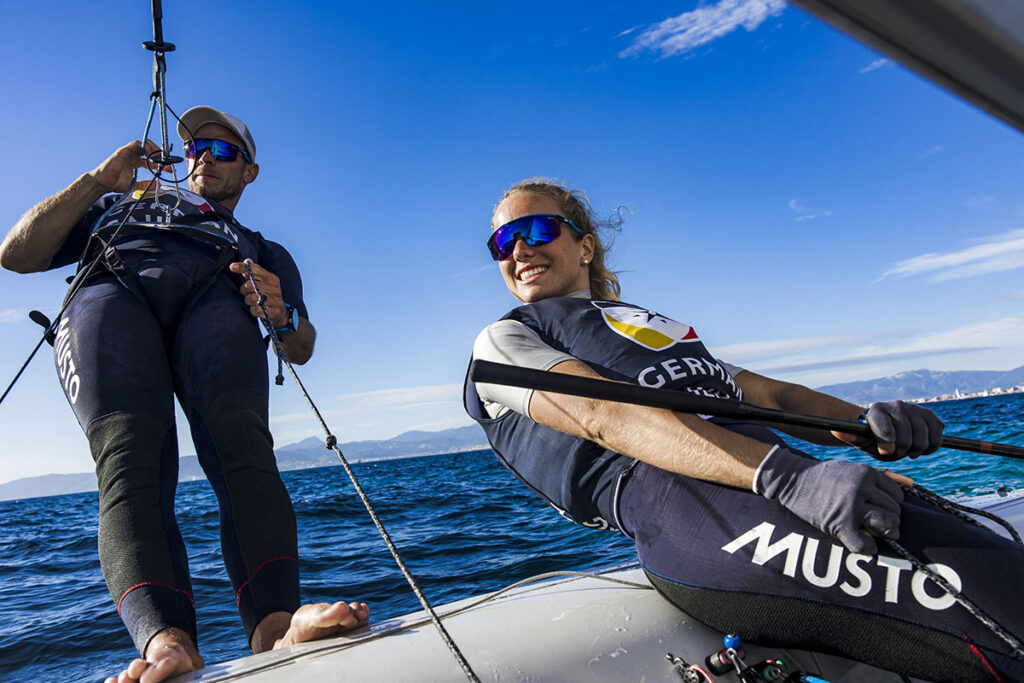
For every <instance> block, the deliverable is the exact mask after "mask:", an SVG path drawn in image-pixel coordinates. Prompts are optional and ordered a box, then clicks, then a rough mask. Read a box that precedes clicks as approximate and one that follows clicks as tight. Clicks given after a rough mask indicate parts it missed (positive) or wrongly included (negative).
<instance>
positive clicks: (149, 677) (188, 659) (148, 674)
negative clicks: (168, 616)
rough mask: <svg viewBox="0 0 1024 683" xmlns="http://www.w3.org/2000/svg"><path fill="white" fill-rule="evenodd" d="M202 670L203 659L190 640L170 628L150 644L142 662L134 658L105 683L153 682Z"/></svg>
mask: <svg viewBox="0 0 1024 683" xmlns="http://www.w3.org/2000/svg"><path fill="white" fill-rule="evenodd" d="M201 668H203V658H202V657H200V656H199V650H197V649H196V646H195V643H193V642H192V638H190V637H189V636H188V634H186V633H185V632H184V631H182V630H181V629H177V628H169V629H165V630H163V631H160V632H159V633H157V634H156V635H155V636H153V638H152V640H150V641H149V645H147V646H146V658H145V659H133V660H132V663H131V664H129V665H128V668H126V669H125V670H124V671H122V672H121V675H120V676H118V677H117V678H114V677H113V676H111V677H110V678H108V679H107V680H106V681H104V683H136V682H138V683H156V681H162V680H164V679H167V678H170V677H171V676H176V675H178V674H183V673H188V672H189V671H195V670H196V669H201Z"/></svg>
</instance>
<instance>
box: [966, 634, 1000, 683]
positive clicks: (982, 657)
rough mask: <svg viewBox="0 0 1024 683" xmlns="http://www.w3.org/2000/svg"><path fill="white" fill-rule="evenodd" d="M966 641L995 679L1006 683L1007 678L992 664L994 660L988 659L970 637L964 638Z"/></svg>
mask: <svg viewBox="0 0 1024 683" xmlns="http://www.w3.org/2000/svg"><path fill="white" fill-rule="evenodd" d="M964 643H966V644H967V647H968V648H970V650H971V652H972V653H973V654H974V656H975V657H977V658H978V661H979V662H981V664H982V666H984V667H985V670H986V671H988V672H989V673H990V674H992V678H993V679H995V680H997V681H999V683H1006V679H1004V678H1003V677H1002V676H1000V675H999V672H998V671H996V669H995V667H994V666H992V662H990V661H988V657H986V656H985V654H984V653H983V652H982V651H981V650H979V649H978V647H977V646H976V645H975V644H974V643H972V642H971V641H970V640H969V639H968V638H964Z"/></svg>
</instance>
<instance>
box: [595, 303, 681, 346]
mask: <svg viewBox="0 0 1024 683" xmlns="http://www.w3.org/2000/svg"><path fill="white" fill-rule="evenodd" d="M593 304H594V305H595V306H597V307H598V308H599V309H601V314H602V317H603V318H604V321H605V323H607V324H608V327H610V328H612V329H613V330H615V331H616V332H617V333H619V334H621V335H622V336H623V337H625V338H626V339H630V340H632V341H634V342H636V343H637V344H639V345H640V346H643V347H644V348H647V349H651V350H652V351H664V350H665V349H667V348H669V347H671V346H673V345H675V344H677V343H679V342H688V341H700V340H699V339H698V338H697V333H696V332H694V331H693V328H692V327H690V326H689V325H684V324H682V323H677V322H676V321H675V320H672V319H671V318H666V317H665V316H663V315H658V314H657V313H655V312H654V311H646V310H644V309H642V308H633V307H632V306H619V305H616V304H608V303H606V302H597V301H595V302H593Z"/></svg>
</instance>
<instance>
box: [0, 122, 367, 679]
mask: <svg viewBox="0 0 1024 683" xmlns="http://www.w3.org/2000/svg"><path fill="white" fill-rule="evenodd" d="M178 133H179V134H180V135H181V137H182V140H183V141H184V142H185V156H186V158H187V166H188V171H189V177H188V186H189V190H190V192H188V191H185V190H179V189H177V188H176V187H175V186H173V185H163V186H160V185H159V184H157V183H154V182H153V181H152V174H151V173H149V172H148V171H147V167H152V162H151V161H149V159H152V158H153V156H154V153H156V152H157V151H158V148H157V147H156V145H154V144H153V143H152V142H150V141H146V143H145V144H144V145H143V144H142V143H140V142H139V141H135V142H131V143H128V144H127V145H124V146H123V147H121V148H120V149H118V150H117V151H115V152H114V153H113V154H112V155H111V156H110V157H109V158H108V159H107V160H106V161H104V162H103V163H101V164H100V165H99V166H97V167H96V168H95V169H94V170H93V171H91V172H89V173H86V174H84V175H82V176H81V177H80V178H78V179H77V180H75V181H74V182H73V183H72V184H71V185H69V186H68V187H67V188H65V189H64V190H62V191H61V192H58V193H57V194H56V195H54V196H52V197H50V198H48V199H46V200H44V201H42V202H40V203H39V204H37V205H36V206H35V207H33V208H32V209H30V210H29V211H28V212H27V213H26V214H25V215H24V216H22V218H21V219H20V220H19V221H18V223H17V224H16V225H15V226H14V227H13V228H12V229H11V231H10V232H9V233H8V235H7V237H6V239H5V240H4V242H3V244H2V245H0V265H2V266H3V267H4V268H7V269H9V270H13V271H16V272H21V273H27V272H38V271H42V270H49V269H52V268H59V267H62V266H66V265H69V264H70V263H73V262H75V261H77V260H78V259H79V256H80V255H81V257H82V261H81V264H80V267H79V273H80V276H84V273H85V268H86V267H87V266H88V264H89V263H90V262H91V261H93V260H98V263H97V265H96V267H95V268H94V270H93V272H92V274H90V275H88V276H87V277H84V279H83V278H80V279H81V283H80V284H81V286H80V288H79V289H78V290H77V292H74V291H73V292H72V295H71V299H70V302H69V305H68V307H67V309H66V311H65V312H64V315H63V316H62V317H61V320H60V322H59V325H58V328H57V332H56V339H55V343H54V351H55V356H56V362H57V370H58V375H59V377H60V380H61V384H62V386H63V388H64V391H65V394H66V396H67V398H68V402H69V403H70V404H71V407H72V409H73V410H74V412H75V416H76V417H77V418H78V421H79V424H80V425H81V426H82V429H83V430H84V431H85V433H86V436H87V437H88V440H89V447H90V450H91V452H92V455H93V459H94V460H95V462H96V475H97V479H98V484H99V505H100V522H99V552H100V563H101V566H102V568H103V574H104V577H105V579H106V581H107V586H108V588H109V589H110V593H111V596H112V597H113V599H114V601H115V604H116V605H117V608H118V612H119V614H120V615H121V617H122V619H123V620H124V622H125V625H126V626H127V628H128V630H129V632H130V633H131V636H132V639H133V640H134V642H135V645H136V647H137V648H138V650H139V652H140V654H141V655H142V658H140V659H136V660H134V661H133V662H132V663H131V664H130V665H129V666H128V667H127V668H126V669H125V670H124V671H123V672H122V673H121V676H120V678H119V680H121V681H122V682H123V681H133V680H139V679H140V678H141V677H142V676H143V675H145V680H146V681H156V680H161V679H163V678H166V677H168V676H171V675H175V674H178V673H183V672H186V671H190V670H193V669H195V668H199V667H201V666H202V665H203V661H202V659H201V657H200V655H199V650H198V647H197V643H196V625H195V609H194V606H193V603H192V592H191V585H190V578H189V572H188V559H187V557H186V554H185V547H184V544H183V542H182V539H181V535H180V533H179V531H178V527H177V524H176V521H175V519H174V492H175V486H176V483H177V476H178V453H177V443H176V429H175V425H174V412H173V408H174V405H173V401H174V398H173V397H174V396H175V395H176V396H177V397H178V400H179V403H180V404H181V406H182V409H183V411H184V412H185V415H186V416H187V418H188V421H189V426H190V428H191V432H192V438H193V441H194V443H195V446H196V451H197V454H198V456H199V462H200V464H201V465H202V467H203V469H204V471H205V472H206V475H207V478H208V479H209V480H210V483H211V485H212V486H213V489H214V491H215V492H216V494H217V499H218V503H219V506H220V518H221V547H222V549H223V553H224V563H225V565H226V567H227V570H228V575H229V577H230V579H231V583H232V586H233V587H234V589H235V593H236V599H237V601H238V608H239V615H240V617H241V620H242V623H243V626H244V628H245V631H246V635H247V636H248V638H249V643H250V645H251V647H252V649H253V651H254V652H261V651H264V650H267V649H271V648H273V647H278V646H283V645H289V644H292V643H295V642H299V641H303V640H310V639H314V638H318V637H325V636H327V635H331V634H334V633H337V632H340V631H343V630H347V629H349V628H353V627H355V626H357V625H360V624H363V623H365V622H366V620H367V617H368V609H367V607H366V605H365V604H363V603H350V604H346V603H334V604H333V605H328V604H326V603H323V604H319V605H304V606H302V607H301V608H300V607H299V579H298V559H297V555H298V552H297V540H296V529H295V514H294V511H293V509H292V506H291V501H290V499H289V497H288V492H287V490H286V489H285V487H284V484H283V483H282V481H281V478H280V474H279V472H278V470H277V465H276V462H275V459H274V452H273V441H272V439H271V435H270V432H269V429H268V427H267V412H268V404H267V401H268V393H269V387H268V385H269V382H268V372H267V363H266V350H265V346H264V342H263V339H262V337H261V334H260V327H259V323H258V321H257V320H256V317H259V316H261V315H262V310H261V308H260V306H259V305H258V301H257V299H258V296H257V294H256V293H255V291H254V288H253V285H252V283H251V282H250V281H249V278H248V268H247V265H248V266H249V267H251V269H252V272H253V275H254V279H255V280H256V282H257V283H258V286H259V289H260V291H261V292H262V293H263V294H264V295H265V296H266V297H267V298H266V307H267V310H268V312H269V314H270V317H271V320H272V322H273V324H274V326H275V328H276V330H277V334H278V336H279V337H280V339H281V348H282V350H283V352H284V354H285V355H286V356H287V358H288V359H289V360H290V361H292V362H294V363H300V364H301V363H305V362H306V361H307V360H308V359H309V358H310V356H311V355H312V353H313V344H314V339H315V335H316V333H315V330H314V328H313V325H312V324H311V323H310V322H309V319H308V314H307V311H306V307H305V304H304V303H303V300H302V283H301V280H300V277H299V271H298V268H297V267H296V265H295V263H294V261H293V260H292V258H291V256H290V255H289V254H288V252H287V251H286V250H285V249H284V248H283V247H281V246H280V245H278V244H276V243H274V242H271V241H269V240H266V239H264V238H263V237H262V235H260V233H258V232H253V231H251V230H249V229H247V228H245V227H243V226H242V225H241V224H240V223H239V222H238V221H237V219H236V218H235V217H234V214H233V211H234V209H235V207H236V206H237V205H238V202H239V200H240V199H241V196H242V192H243V191H244V190H245V188H246V186H247V185H249V184H250V183H252V182H253V181H254V180H256V178H257V176H258V175H259V170H260V169H259V165H258V164H256V163H255V156H256V145H255V142H254V141H253V138H252V135H251V134H250V133H249V129H248V128H247V127H246V125H245V124H244V123H243V122H242V121H241V120H239V119H238V118H236V117H234V116H231V115H230V114H226V113H224V112H221V111H218V110H216V109H213V108H212V107H205V106H202V107H194V108H192V109H190V110H188V111H187V112H185V114H184V116H182V117H181V120H180V122H179V124H178ZM136 169H139V173H138V175H139V178H140V180H139V181H138V182H137V183H136V184H135V185H134V187H133V186H131V181H132V178H133V175H134V174H135V172H136ZM109 193H122V194H121V196H118V195H117V194H109ZM113 680H114V679H113V678H111V679H108V681H113Z"/></svg>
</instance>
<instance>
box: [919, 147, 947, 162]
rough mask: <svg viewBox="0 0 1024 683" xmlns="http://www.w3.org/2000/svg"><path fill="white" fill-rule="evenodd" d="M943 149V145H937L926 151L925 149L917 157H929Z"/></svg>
mask: <svg viewBox="0 0 1024 683" xmlns="http://www.w3.org/2000/svg"><path fill="white" fill-rule="evenodd" d="M941 151H942V145H935V146H934V147H932V148H931V149H926V150H925V151H923V152H921V153H920V154H918V155H917V158H918V159H927V158H928V157H930V156H933V155H935V154H938V153H939V152H941Z"/></svg>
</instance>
